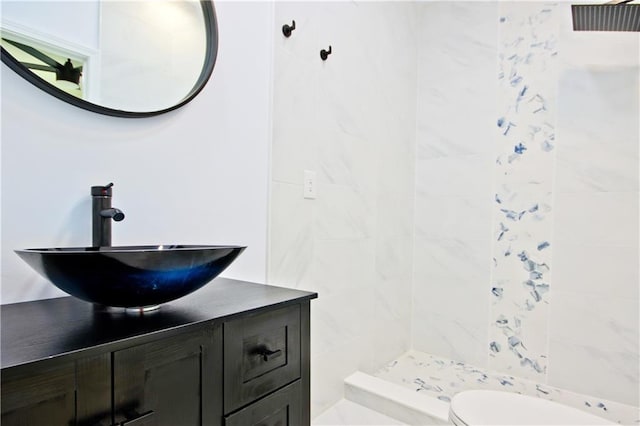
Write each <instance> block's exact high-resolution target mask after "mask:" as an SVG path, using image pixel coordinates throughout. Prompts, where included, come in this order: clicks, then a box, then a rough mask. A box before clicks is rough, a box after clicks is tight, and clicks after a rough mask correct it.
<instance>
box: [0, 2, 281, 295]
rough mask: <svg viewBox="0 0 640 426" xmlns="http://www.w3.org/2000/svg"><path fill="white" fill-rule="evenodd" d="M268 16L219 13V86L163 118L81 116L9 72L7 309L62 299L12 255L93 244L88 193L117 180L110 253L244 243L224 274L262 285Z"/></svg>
mask: <svg viewBox="0 0 640 426" xmlns="http://www.w3.org/2000/svg"><path fill="white" fill-rule="evenodd" d="M272 7H273V6H272V5H271V4H269V3H261V2H260V3H258V2H256V3H245V2H242V3H235V2H216V11H217V14H218V23H219V35H220V45H219V54H218V60H217V64H216V68H215V70H214V73H213V76H212V79H211V80H210V81H209V83H208V84H207V86H206V87H205V88H204V90H203V91H202V92H201V93H200V95H199V96H197V97H196V98H195V99H194V100H193V101H192V102H191V103H189V104H188V105H186V106H185V107H184V108H181V109H179V110H177V111H174V112H171V113H169V114H165V115H161V116H158V117H155V118H147V119H123V118H115V117H107V116H102V115H98V114H94V113H90V112H87V111H84V110H81V109H78V108H75V107H73V106H71V105H68V104H65V103H63V102H61V101H59V100H57V99H54V98H52V97H50V96H49V95H46V94H45V93H43V92H41V91H40V90H39V89H37V88H35V87H34V86H32V85H30V84H29V83H27V82H26V81H25V80H23V79H22V78H20V77H19V76H17V75H16V74H14V73H13V71H11V70H9V69H8V68H7V67H6V66H4V65H2V74H1V76H2V303H11V302H17V301H24V300H33V299H42V298H49V297H56V296H62V295H63V294H62V293H61V292H60V291H58V290H57V289H56V288H55V287H53V285H51V284H49V283H48V282H46V281H45V280H43V279H42V278H40V277H39V276H38V275H37V274H36V273H34V272H32V271H31V270H30V268H29V267H28V266H27V265H26V264H25V263H23V262H22V261H21V260H20V259H19V258H18V257H17V256H16V255H15V254H14V253H13V252H12V250H13V249H16V248H27V247H56V246H86V245H89V244H90V242H91V229H90V227H91V225H90V223H91V221H90V209H91V204H90V196H89V189H90V186H92V185H100V184H106V183H108V182H111V181H113V182H114V183H115V186H114V198H113V205H114V206H116V207H118V208H120V209H122V210H123V211H124V212H125V214H126V219H125V220H124V221H123V222H119V223H115V224H114V225H113V243H114V245H124V244H154V243H183V244H187V243H198V244H243V245H247V246H248V249H247V250H246V251H245V252H244V253H243V254H242V255H241V256H240V257H239V258H238V259H237V260H236V262H235V263H234V264H233V265H232V266H231V267H230V268H229V269H228V270H227V271H225V273H224V275H226V276H229V277H236V278H242V279H247V280H253V281H262V282H264V280H265V279H266V233H267V198H268V161H269V140H270V104H271V99H270V96H271V93H270V90H271V55H272V40H271V39H270V38H268V37H265V34H270V32H271V29H272V25H273V19H272ZM247 28H251V31H247Z"/></svg>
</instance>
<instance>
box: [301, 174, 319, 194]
mask: <svg viewBox="0 0 640 426" xmlns="http://www.w3.org/2000/svg"><path fill="white" fill-rule="evenodd" d="M316 186H317V184H316V172H314V171H312V170H305V171H304V183H303V196H304V198H307V199H311V200H315V198H316V195H317V189H316Z"/></svg>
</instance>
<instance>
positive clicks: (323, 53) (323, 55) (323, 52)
mask: <svg viewBox="0 0 640 426" xmlns="http://www.w3.org/2000/svg"><path fill="white" fill-rule="evenodd" d="M329 55H331V46H329V50H324V49H322V50H321V51H320V57H321V58H322V60H323V61H326V60H327V58H328V57H329Z"/></svg>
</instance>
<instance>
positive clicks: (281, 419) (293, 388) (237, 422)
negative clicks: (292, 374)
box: [225, 380, 303, 426]
mask: <svg viewBox="0 0 640 426" xmlns="http://www.w3.org/2000/svg"><path fill="white" fill-rule="evenodd" d="M301 395H302V386H301V384H300V380H297V381H295V382H294V383H292V384H290V385H288V386H286V387H284V388H282V389H280V390H279V391H277V392H275V393H273V394H271V395H268V396H266V397H264V398H262V399H261V400H259V401H257V402H254V403H253V404H251V405H249V406H247V407H245V408H243V409H242V410H240V411H238V412H237V413H234V414H232V415H230V416H228V417H227V418H226V419H225V426H301V425H302V424H303V423H302V412H303V409H302V399H301Z"/></svg>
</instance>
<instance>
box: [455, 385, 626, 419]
mask: <svg viewBox="0 0 640 426" xmlns="http://www.w3.org/2000/svg"><path fill="white" fill-rule="evenodd" d="M449 409H450V411H451V413H452V414H453V415H454V416H455V417H457V418H459V419H460V420H462V421H463V422H464V423H465V424H467V425H613V424H616V423H613V422H610V421H608V420H606V419H603V418H600V417H598V416H594V415H592V414H589V413H585V412H584V411H580V410H578V409H576V408H572V407H568V406H566V405H562V404H558V403H556V402H552V401H547V400H545V399H541V398H536V397H532V396H526V395H520V394H517V393H511V392H500V391H491V390H469V391H463V392H460V393H458V394H456V395H454V397H453V398H452V399H451V406H450V408H449Z"/></svg>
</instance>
